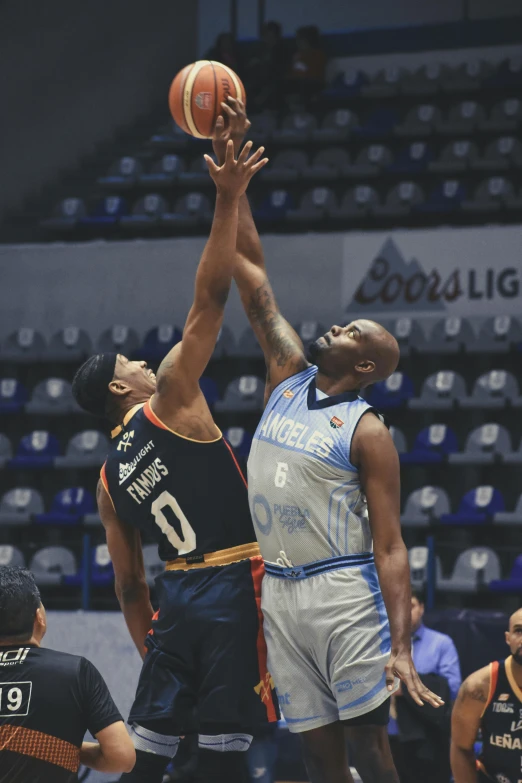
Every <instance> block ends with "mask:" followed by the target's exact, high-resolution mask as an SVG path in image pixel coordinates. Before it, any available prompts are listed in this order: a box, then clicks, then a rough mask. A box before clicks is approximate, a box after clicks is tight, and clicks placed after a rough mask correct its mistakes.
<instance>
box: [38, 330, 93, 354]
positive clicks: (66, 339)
mask: <svg viewBox="0 0 522 783" xmlns="http://www.w3.org/2000/svg"><path fill="white" fill-rule="evenodd" d="M91 353H92V343H91V338H90V337H89V335H88V334H87V332H85V331H84V330H83V329H79V328H78V327H77V326H67V327H65V329H60V331H59V332H57V333H56V334H55V335H54V336H53V337H52V338H51V341H50V342H49V347H48V348H47V351H46V357H45V358H46V359H47V361H50V362H81V361H82V360H83V359H86V358H87V357H88V356H89V355H90V354H91Z"/></svg>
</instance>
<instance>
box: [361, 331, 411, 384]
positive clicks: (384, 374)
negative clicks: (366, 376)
mask: <svg viewBox="0 0 522 783" xmlns="http://www.w3.org/2000/svg"><path fill="white" fill-rule="evenodd" d="M356 323H357V324H361V325H363V326H364V330H365V334H366V336H367V338H366V345H365V348H367V350H366V354H367V357H368V359H370V360H371V361H373V362H374V364H375V370H374V373H373V376H374V377H372V383H373V382H374V381H382V380H384V379H385V378H389V376H390V375H391V374H392V373H393V372H395V370H396V369H397V365H398V364H399V358H400V350H399V344H398V342H397V340H396V339H395V337H394V336H393V335H392V334H390V332H389V331H388V330H387V329H385V328H384V326H382V325H381V324H378V323H377V322H376V321H367V320H361V321H356Z"/></svg>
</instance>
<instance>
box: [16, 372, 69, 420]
mask: <svg viewBox="0 0 522 783" xmlns="http://www.w3.org/2000/svg"><path fill="white" fill-rule="evenodd" d="M25 411H26V413H31V414H33V413H34V414H36V413H41V414H45V415H52V416H63V415H65V414H67V413H73V412H74V413H79V412H80V411H81V409H80V408H79V406H78V403H77V402H76V400H75V399H74V397H73V394H72V388H71V384H70V383H69V382H68V381H64V380H63V379H62V378H47V380H45V381H40V383H39V384H37V386H35V388H34V390H33V393H32V395H31V399H30V401H29V402H28V403H27V405H26V406H25Z"/></svg>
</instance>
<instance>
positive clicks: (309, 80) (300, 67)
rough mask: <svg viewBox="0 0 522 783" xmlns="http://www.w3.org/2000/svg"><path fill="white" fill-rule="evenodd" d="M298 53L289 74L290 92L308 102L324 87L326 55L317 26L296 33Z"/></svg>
mask: <svg viewBox="0 0 522 783" xmlns="http://www.w3.org/2000/svg"><path fill="white" fill-rule="evenodd" d="M295 43H296V52H295V54H294V56H293V58H292V64H291V66H290V72H289V74H288V82H289V92H290V93H297V94H298V95H299V96H300V97H301V99H302V100H303V101H304V102H306V101H307V100H310V98H315V97H316V96H317V93H318V92H319V91H320V90H322V88H323V87H324V81H325V72H326V54H325V53H324V51H323V50H322V48H321V39H320V35H319V29H318V28H317V27H316V26H315V25H306V26H305V27H300V28H299V29H298V30H297V33H296V39H295Z"/></svg>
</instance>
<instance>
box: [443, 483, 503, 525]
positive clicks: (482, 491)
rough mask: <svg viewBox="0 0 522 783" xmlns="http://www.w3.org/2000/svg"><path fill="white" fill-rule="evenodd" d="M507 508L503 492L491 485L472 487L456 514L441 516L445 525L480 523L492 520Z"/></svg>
mask: <svg viewBox="0 0 522 783" xmlns="http://www.w3.org/2000/svg"><path fill="white" fill-rule="evenodd" d="M504 510H505V502H504V497H503V495H502V493H501V492H500V491H499V490H498V489H495V487H491V486H481V487H476V488H475V489H470V490H469V492H466V494H465V495H464V496H463V497H462V500H461V501H460V504H459V510H458V511H457V512H456V513H455V514H443V515H442V516H441V518H440V521H441V523H443V524H445V525H479V524H485V523H486V522H490V521H491V520H492V519H493V516H494V515H495V514H496V513H497V512H499V511H504Z"/></svg>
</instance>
